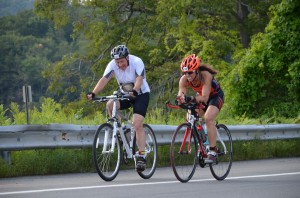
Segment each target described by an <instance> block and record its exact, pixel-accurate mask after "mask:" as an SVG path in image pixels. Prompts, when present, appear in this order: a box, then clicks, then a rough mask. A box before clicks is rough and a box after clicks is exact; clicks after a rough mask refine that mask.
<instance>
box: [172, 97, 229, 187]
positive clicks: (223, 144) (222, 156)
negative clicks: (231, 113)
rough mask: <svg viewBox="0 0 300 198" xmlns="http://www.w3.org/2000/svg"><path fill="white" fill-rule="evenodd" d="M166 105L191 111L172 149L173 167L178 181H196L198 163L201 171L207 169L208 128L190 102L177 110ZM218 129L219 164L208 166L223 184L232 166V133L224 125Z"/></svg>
mask: <svg viewBox="0 0 300 198" xmlns="http://www.w3.org/2000/svg"><path fill="white" fill-rule="evenodd" d="M166 105H167V107H168V108H173V109H185V110H187V111H189V113H188V120H187V122H184V123H182V124H180V125H179V126H178V127H177V128H176V130H175V132H174V134H173V138H172V142H171V148H170V160H171V166H172V169H173V172H174V174H175V177H176V178H177V179H178V180H179V181H180V182H182V183H185V182H188V181H189V180H190V179H191V178H192V177H193V175H194V173H195V170H196V166H197V162H198V163H199V165H200V167H201V168H205V167H207V164H206V163H205V158H207V153H208V151H209V142H208V137H207V134H205V130H204V128H205V126H206V125H205V121H204V120H203V119H202V118H200V117H199V114H198V113H197V112H196V109H199V104H197V103H192V102H191V103H187V104H182V105H180V106H178V105H172V104H171V103H170V102H169V101H168V102H167V103H166ZM216 128H217V142H216V143H217V144H216V147H217V152H216V153H217V160H216V162H215V163H213V164H208V166H209V168H210V171H211V173H212V175H213V177H214V178H215V179H217V180H224V179H225V178H226V177H227V175H228V174H229V171H230V169H231V165H232V138H231V133H230V131H229V129H228V128H227V127H226V126H225V125H224V124H218V123H216Z"/></svg>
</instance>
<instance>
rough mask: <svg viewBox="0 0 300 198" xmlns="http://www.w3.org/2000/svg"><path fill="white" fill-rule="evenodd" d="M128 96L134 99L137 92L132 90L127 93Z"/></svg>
mask: <svg viewBox="0 0 300 198" xmlns="http://www.w3.org/2000/svg"><path fill="white" fill-rule="evenodd" d="M129 94H130V96H131V97H133V98H135V97H137V96H138V92H137V91H136V90H134V89H133V90H132V91H131V92H129Z"/></svg>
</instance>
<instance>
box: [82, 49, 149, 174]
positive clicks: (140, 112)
mask: <svg viewBox="0 0 300 198" xmlns="http://www.w3.org/2000/svg"><path fill="white" fill-rule="evenodd" d="M111 58H112V60H111V61H110V62H109V63H108V65H107V66H106V69H105V71H104V74H103V76H102V78H100V80H99V81H98V83H97V84H96V86H95V88H94V90H93V91H92V92H89V93H88V94H87V97H88V99H89V100H92V98H93V97H95V95H96V94H98V93H100V92H101V91H102V90H103V89H104V87H105V86H106V85H107V83H108V82H109V81H110V79H111V78H112V77H115V78H116V79H117V82H118V84H119V85H120V86H122V87H123V89H126V90H125V91H129V92H130V95H132V96H133V98H132V99H130V100H121V101H118V102H117V109H120V110H123V109H128V108H130V107H133V118H132V125H133V127H134V129H135V131H136V139H137V145H138V147H139V153H138V156H137V159H136V170H137V171H138V172H142V171H144V170H145V165H146V153H145V146H146V137H145V132H144V129H143V123H144V118H145V116H146V112H147V108H148V104H149V93H150V88H149V85H148V83H147V81H146V71H145V66H144V63H143V61H142V59H140V58H139V57H137V56H134V55H132V54H129V51H128V48H127V47H126V46H125V45H118V46H116V47H114V48H113V49H112V50H111ZM106 107H107V110H108V113H109V115H110V116H111V114H112V109H113V101H108V102H107V105H106Z"/></svg>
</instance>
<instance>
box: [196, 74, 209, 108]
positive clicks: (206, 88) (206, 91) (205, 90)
mask: <svg viewBox="0 0 300 198" xmlns="http://www.w3.org/2000/svg"><path fill="white" fill-rule="evenodd" d="M202 77H203V78H204V85H203V87H202V95H201V96H200V95H199V94H197V96H196V100H197V102H204V103H207V101H208V99H209V96H210V90H211V81H212V79H213V76H212V75H211V74H210V73H209V72H208V71H202Z"/></svg>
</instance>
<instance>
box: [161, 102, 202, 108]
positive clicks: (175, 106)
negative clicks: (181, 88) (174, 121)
mask: <svg viewBox="0 0 300 198" xmlns="http://www.w3.org/2000/svg"><path fill="white" fill-rule="evenodd" d="M201 105H202V104H201V103H200V105H199V104H198V103H195V102H190V103H182V104H181V105H173V104H172V103H171V102H170V101H167V102H166V106H167V107H168V108H171V109H189V110H195V109H199V108H201Z"/></svg>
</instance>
